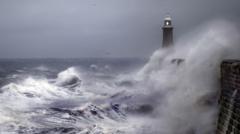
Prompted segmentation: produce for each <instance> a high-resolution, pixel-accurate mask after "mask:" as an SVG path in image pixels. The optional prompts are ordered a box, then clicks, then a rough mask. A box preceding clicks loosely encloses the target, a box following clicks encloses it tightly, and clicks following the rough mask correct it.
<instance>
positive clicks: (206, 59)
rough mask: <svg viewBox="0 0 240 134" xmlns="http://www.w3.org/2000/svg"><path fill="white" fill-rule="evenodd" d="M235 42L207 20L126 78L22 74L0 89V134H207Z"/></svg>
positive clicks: (70, 71) (72, 71) (77, 71)
mask: <svg viewBox="0 0 240 134" xmlns="http://www.w3.org/2000/svg"><path fill="white" fill-rule="evenodd" d="M192 35H194V36H192ZM229 35H231V36H229ZM238 41H239V34H238V32H237V31H236V28H235V27H234V26H233V25H232V24H231V23H229V22H226V21H214V22H211V23H210V24H206V25H204V26H202V27H200V28H199V29H197V30H196V31H194V32H192V33H191V35H190V36H189V35H188V36H186V37H183V38H182V39H181V40H179V41H177V42H176V44H175V46H174V47H171V48H166V49H159V50H157V51H156V52H155V53H154V54H153V55H152V56H151V58H150V60H149V62H148V63H147V64H146V65H145V66H144V67H143V68H141V69H140V70H138V71H134V72H132V73H128V74H119V75H115V74H114V75H113V74H110V73H111V71H103V72H101V75H99V73H98V72H97V70H101V69H99V67H98V66H97V65H95V64H92V65H91V66H90V68H91V69H92V73H94V74H97V75H95V76H97V77H94V75H89V73H86V72H84V70H83V69H81V68H79V67H69V68H67V69H66V70H63V71H60V72H59V73H58V74H57V75H56V76H55V77H54V78H48V77H44V76H41V77H36V76H34V75H27V76H26V75H24V78H22V79H17V80H16V81H11V82H9V83H7V84H5V85H4V86H2V87H1V90H0V91H1V92H0V103H1V105H0V133H24V134H32V133H36V134H44V133H49V134H55V133H56V134H59V133H69V134H70V133H82V134H85V133H92V134H157V133H158V134H212V133H213V132H214V128H215V121H216V115H217V105H216V100H217V92H218V89H219V87H218V85H219V80H218V78H219V64H220V62H221V61H222V60H223V59H225V58H231V57H238V56H239V54H238V53H237V51H236V50H237V49H238V50H239V48H240V46H239V44H237V42H238ZM36 69H37V70H40V71H44V72H46V71H49V69H48V68H47V67H45V66H40V67H39V68H36ZM111 69H112V67H110V66H104V70H111ZM25 72H26V70H25ZM136 72H137V73H136ZM21 73H22V72H21ZM14 75H17V74H14ZM99 76H101V77H99ZM104 76H111V77H104ZM18 77H19V76H18ZM18 77H17V78H18Z"/></svg>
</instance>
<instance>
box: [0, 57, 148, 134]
mask: <svg viewBox="0 0 240 134" xmlns="http://www.w3.org/2000/svg"><path fill="white" fill-rule="evenodd" d="M145 62H146V60H143V59H93V58H89V59H88V58H85V59H16V60H0V75H1V76H0V84H1V90H0V101H1V105H0V123H1V126H0V133H22V134H32V133H36V134H45V133H50V134H52V133H54V134H55V133H56V134H58V133H69V134H70V133H71V134H75V133H81V134H88V133H94V134H102V133H123V130H122V129H124V128H125V127H129V124H128V121H127V118H128V116H129V114H130V113H132V114H133V113H134V114H135V115H138V114H139V115H141V114H143V113H147V112H151V110H152V107H151V106H150V105H146V104H136V105H133V106H134V107H132V106H130V105H128V101H130V100H131V98H132V97H134V96H133V95H131V94H127V92H128V90H131V88H133V83H132V82H131V81H128V80H121V77H122V76H121V75H126V74H128V73H130V72H133V71H134V70H136V69H138V68H139V67H140V66H142V65H143V64H144V63H145ZM128 113H129V114H128Z"/></svg>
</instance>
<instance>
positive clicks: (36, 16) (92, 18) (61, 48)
mask: <svg viewBox="0 0 240 134" xmlns="http://www.w3.org/2000/svg"><path fill="white" fill-rule="evenodd" d="M239 6H240V1H239V0H227V1H226V0H21V1H20V0H1V1H0V20H1V21H0V57H1V58H33V57H43V58H46V57H55V58H62V57H65V58H68V57H73V58H76V57H105V56H110V57H147V56H149V55H150V54H151V53H152V52H153V51H154V50H155V49H157V48H159V47H160V46H161V25H162V19H163V18H164V16H165V15H166V13H170V14H171V15H172V17H173V21H174V22H173V23H174V26H175V38H178V37H180V36H181V34H184V33H187V32H188V31H191V30H192V29H193V28H194V27H196V26H198V25H200V24H201V23H203V22H205V21H208V20H212V19H226V20H229V21H233V22H235V23H239V22H240V21H239V17H240V15H239V13H240V8H239Z"/></svg>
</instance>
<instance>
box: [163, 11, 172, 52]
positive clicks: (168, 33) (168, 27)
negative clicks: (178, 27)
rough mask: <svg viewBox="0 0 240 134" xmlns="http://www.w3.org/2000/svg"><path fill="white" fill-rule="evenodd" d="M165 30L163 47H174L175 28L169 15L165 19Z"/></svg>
mask: <svg viewBox="0 0 240 134" xmlns="http://www.w3.org/2000/svg"><path fill="white" fill-rule="evenodd" d="M162 30H163V39H162V47H163V48H165V47H169V46H172V45H173V26H172V19H171V17H170V16H169V15H168V16H166V17H165V19H164V25H163V27H162Z"/></svg>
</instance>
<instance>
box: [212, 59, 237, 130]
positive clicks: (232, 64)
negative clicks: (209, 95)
mask: <svg viewBox="0 0 240 134" xmlns="http://www.w3.org/2000/svg"><path fill="white" fill-rule="evenodd" d="M219 105H220V113H219V118H218V126H217V134H240V61H238V60H225V61H223V62H222V64H221V94H220V98H219Z"/></svg>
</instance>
